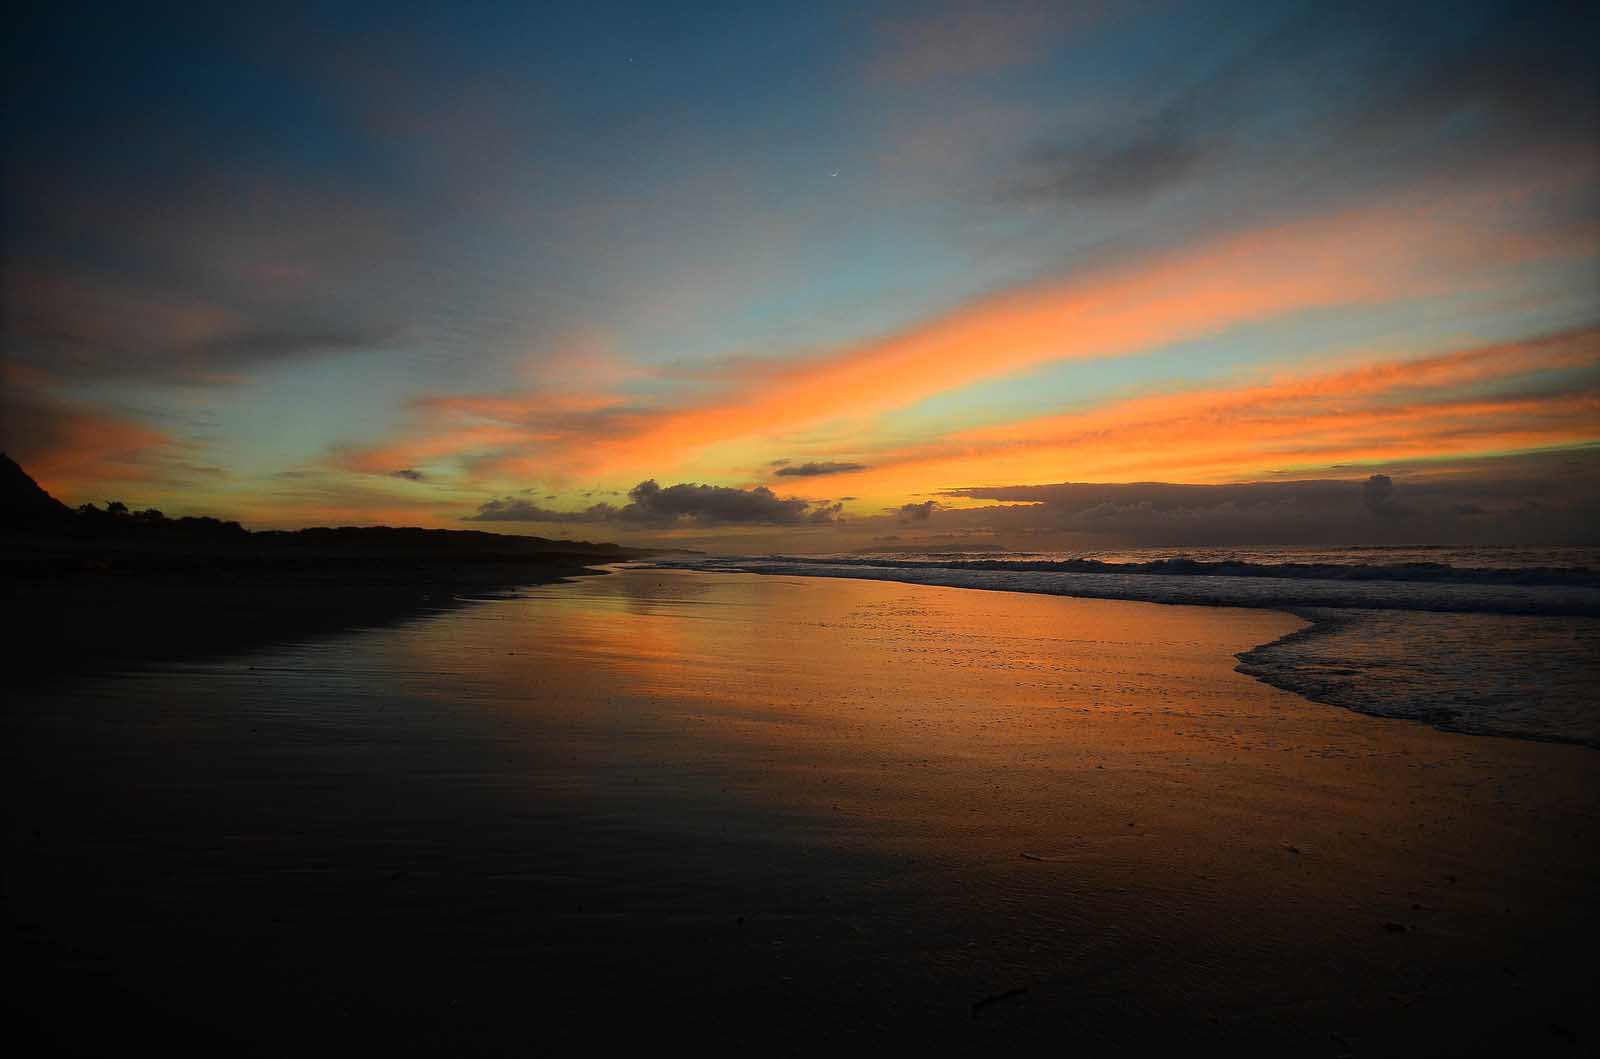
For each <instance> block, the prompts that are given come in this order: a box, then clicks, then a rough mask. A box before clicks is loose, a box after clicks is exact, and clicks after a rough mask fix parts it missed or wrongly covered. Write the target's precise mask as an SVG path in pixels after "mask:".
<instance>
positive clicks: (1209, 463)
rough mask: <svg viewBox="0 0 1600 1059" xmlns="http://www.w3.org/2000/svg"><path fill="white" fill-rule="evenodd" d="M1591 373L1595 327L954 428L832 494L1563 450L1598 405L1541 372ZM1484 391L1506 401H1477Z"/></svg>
mask: <svg viewBox="0 0 1600 1059" xmlns="http://www.w3.org/2000/svg"><path fill="white" fill-rule="evenodd" d="M1596 367H1600V329H1588V330H1582V331H1577V332H1570V333H1566V334H1560V335H1555V336H1551V337H1548V338H1544V339H1537V340H1533V341H1526V342H1513V343H1502V344H1497V345H1489V346H1481V347H1474V348H1471V349H1464V350H1457V351H1453V352H1449V353H1444V354H1439V355H1435V356H1428V357H1420V358H1414V359H1411V360H1405V361H1395V362H1385V363H1375V364H1366V365H1361V366H1357V367H1352V368H1346V369H1342V370H1338V371H1331V372H1322V373H1315V374H1305V375H1298V376H1280V377H1278V378H1276V379H1273V380H1271V381H1269V382H1267V383H1264V384H1260V385H1250V386H1236V387H1229V388H1219V389H1209V390H1198V391H1189V392H1184V393H1176V394H1163V395H1156V396H1150V397H1141V398H1135V399H1131V400H1125V401H1117V402H1112V403H1108V404H1106V405H1103V406H1101V407H1098V408H1094V409H1090V410H1087V411H1084V412H1079V413H1073V414H1069V415H1060V416H1046V417H1041V418H1037V419H1032V420H1027V421H1024V422H1020V423H1011V424H1007V425H1005V426H998V427H987V428H984V429H981V430H969V431H963V432H960V433H957V434H953V435H951V436H950V437H948V438H946V439H944V440H942V441H939V442H934V443H930V444H927V445H923V446H916V447H911V448H907V449H905V450H902V451H899V452H880V453H877V454H873V455H871V456H869V457H868V462H871V463H872V464H873V465H874V468H875V469H874V470H872V471H866V472H862V473H859V474H852V475H840V476H838V478H837V479H836V480H835V482H836V483H837V484H834V483H830V485H832V487H834V488H840V489H849V490H851V491H853V492H869V493H872V494H874V495H878V494H884V495H887V494H892V493H895V492H898V491H901V490H904V489H907V488H909V487H912V486H913V483H915V487H916V488H923V489H926V488H950V487H957V486H965V485H978V484H995V483H1000V482H1005V483H1016V482H1058V481H1065V480H1076V481H1099V482H1107V481H1125V480H1129V479H1131V478H1141V477H1146V476H1148V477H1158V478H1161V479H1163V480H1167V481H1179V482H1211V481H1233V480H1240V479H1244V478H1248V477H1250V476H1253V475H1259V474H1262V473H1265V472H1270V471H1274V470H1279V469H1283V468H1287V467H1296V466H1316V467H1327V466H1329V465H1333V464H1340V463H1369V462H1380V461H1387V460H1396V459H1403V458H1409V457H1419V456H1421V457H1443V456H1463V455H1470V454H1475V453H1489V452H1504V451H1513V450H1525V449H1531V448H1539V447H1546V446H1558V445H1573V444H1581V443H1585V442H1589V441H1594V440H1597V439H1600V398H1597V397H1596V395H1595V394H1594V393H1593V392H1592V385H1593V380H1592V379H1591V380H1590V386H1591V389H1583V388H1581V387H1574V385H1572V384H1571V383H1570V382H1569V383H1568V384H1567V385H1565V386H1564V387H1563V389H1562V392H1561V393H1559V394H1549V393H1543V392H1540V391H1539V390H1538V388H1537V382H1538V379H1539V377H1540V376H1542V375H1545V374H1547V373H1571V372H1574V371H1577V372H1590V371H1593V370H1594V369H1595V368H1596ZM1484 387H1493V388H1498V389H1506V388H1507V387H1510V388H1511V389H1512V390H1513V391H1518V390H1520V395H1519V393H1518V392H1513V393H1511V394H1505V395H1500V396H1482V395H1478V394H1476V393H1475V392H1474V391H1475V390H1477V389H1481V388H1484Z"/></svg>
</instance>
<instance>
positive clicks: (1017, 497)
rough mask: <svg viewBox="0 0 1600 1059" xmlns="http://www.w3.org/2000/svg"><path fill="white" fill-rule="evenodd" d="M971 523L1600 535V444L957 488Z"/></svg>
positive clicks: (1227, 541) (1092, 533) (1362, 537)
mask: <svg viewBox="0 0 1600 1059" xmlns="http://www.w3.org/2000/svg"><path fill="white" fill-rule="evenodd" d="M950 495H953V496H960V497H964V498H968V499H975V500H993V501H997V502H998V503H997V504H996V505H994V506H989V507H979V508H963V509H946V510H945V511H943V512H942V513H941V514H940V521H941V523H943V524H945V525H947V526H952V527H959V528H961V529H964V530H968V531H979V530H983V531H993V532H1002V533H1003V532H1015V533H1040V532H1048V533H1060V534H1068V535H1073V536H1078V537H1087V538H1092V539H1094V540H1096V541H1103V542H1108V543H1112V542H1114V543H1121V544H1131V545H1149V546H1160V547H1167V546H1172V547H1178V546H1191V545H1192V546H1202V545H1214V546H1225V545H1252V544H1326V545H1382V544H1393V545H1402V544H1417V543H1432V544H1585V543H1594V542H1595V541H1596V540H1597V539H1600V530H1596V529H1595V527H1596V526H1600V449H1586V450H1578V451H1576V452H1567V453H1559V454H1536V455H1530V456H1522V457H1505V458H1499V459H1493V460H1483V461H1480V462H1478V463H1472V464H1467V463H1463V464H1458V465H1456V466H1454V467H1451V468H1449V469H1448V470H1447V471H1441V470H1439V469H1438V468H1437V467H1430V466H1427V465H1422V464H1419V465H1417V466H1415V467H1405V466H1398V467H1395V468H1393V469H1391V473H1386V474H1373V475H1370V476H1368V477H1367V478H1364V479H1352V480H1314V481H1283V482H1249V483H1242V484H1236V485H1175V484H1171V483H1164V482H1140V483H1127V484H1111V485H1099V484H1080V483H1062V484H1060V485H1043V486H1005V487H999V488H974V489H957V490H952V491H951V494H950Z"/></svg>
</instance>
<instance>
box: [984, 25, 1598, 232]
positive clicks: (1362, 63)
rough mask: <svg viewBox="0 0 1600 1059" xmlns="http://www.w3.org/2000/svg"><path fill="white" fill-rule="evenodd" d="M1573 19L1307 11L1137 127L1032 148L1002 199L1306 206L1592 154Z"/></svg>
mask: <svg viewBox="0 0 1600 1059" xmlns="http://www.w3.org/2000/svg"><path fill="white" fill-rule="evenodd" d="M1573 15H1574V9H1572V8H1570V7H1567V6H1564V5H1561V4H1538V3H1534V4H1527V5H1516V6H1515V7H1509V6H1508V7H1507V8H1505V9H1503V10H1501V11H1499V12H1493V13H1490V15H1489V17H1487V18H1485V19H1484V20H1483V21H1482V22H1481V23H1480V24H1479V25H1478V26H1477V27H1476V29H1475V30H1474V31H1471V32H1463V29H1464V26H1465V23H1463V22H1461V20H1460V19H1459V18H1458V17H1457V16H1456V15H1455V14H1454V13H1453V11H1452V9H1451V8H1450V7H1448V6H1444V5H1426V4H1418V5H1413V6H1411V7H1408V8H1405V9H1396V8H1395V7H1394V6H1393V5H1390V4H1375V3H1353V4H1346V5H1320V6H1316V7H1313V8H1311V9H1308V12H1307V13H1306V14H1304V15H1302V16H1300V17H1296V18H1291V19H1289V20H1288V21H1286V22H1284V23H1282V24H1281V25H1279V26H1278V27H1277V28H1276V29H1274V30H1273V31H1271V32H1269V33H1267V34H1266V35H1264V36H1263V37H1261V38H1260V39H1259V40H1257V41H1255V42H1254V43H1253V44H1251V45H1249V46H1247V47H1246V48H1244V49H1243V50H1242V51H1241V52H1239V53H1237V54H1236V55H1235V56H1234V58H1233V60H1232V61H1231V62H1229V63H1226V64H1224V65H1223V66H1222V67H1221V68H1220V69H1219V70H1218V71H1217V72H1216V73H1214V74H1213V75H1211V76H1210V77H1207V78H1205V79H1204V80H1202V81H1200V82H1198V83H1196V84H1194V85H1192V86H1191V87H1190V88H1189V89H1188V90H1187V91H1185V92H1182V93H1181V94H1179V95H1178V96H1177V97H1176V98H1171V97H1169V98H1167V99H1165V100H1163V101H1162V102H1161V103H1159V104H1157V105H1156V106H1153V107H1151V108H1150V109H1149V110H1147V111H1146V112H1145V113H1144V114H1142V115H1140V114H1134V115H1131V116H1130V115H1128V114H1127V113H1126V112H1123V111H1119V110H1118V109H1117V108H1115V107H1108V108H1107V114H1108V117H1107V118H1106V119H1105V120H1104V122H1103V123H1101V124H1098V125H1091V126H1089V127H1086V128H1081V129H1077V130H1074V131H1072V132H1071V133H1065V134H1063V135H1061V136H1060V137H1059V138H1057V139H1055V140H1053V141H1050V142H1047V143H1045V144H1042V145H1038V146H1036V147H1035V148H1034V149H1033V150H1032V151H1030V152H1029V153H1028V154H1027V155H1026V156H1024V157H1023V158H1022V160H1021V163H1020V169H1019V170H1018V171H1017V172H1016V173H1014V174H1012V175H1011V176H1009V177H1007V178H1006V180H1005V181H1004V184H1003V191H1004V194H1005V196H1006V197H1008V198H1021V199H1035V200H1044V201H1060V202H1072V203H1080V204H1083V205H1095V204H1104V203H1107V202H1115V201H1117V200H1140V199H1145V198H1148V197H1150V196H1153V195H1156V194H1158V193H1161V192H1164V191H1168V190H1171V189H1174V188H1176V187H1179V186H1181V185H1183V184H1185V183H1186V182H1188V181H1190V180H1191V179H1196V180H1197V179H1199V178H1201V177H1202V175H1205V174H1217V173H1220V172H1222V171H1226V172H1227V173H1228V174H1229V175H1230V178H1231V179H1234V180H1251V181H1254V180H1258V179H1260V178H1261V177H1263V176H1268V177H1271V178H1272V179H1275V180H1276V179H1278V178H1285V179H1287V180H1288V181H1289V182H1290V185H1288V186H1289V187H1295V188H1301V191H1300V192H1299V193H1300V194H1306V193H1310V194H1315V193H1316V191H1315V187H1316V186H1317V184H1318V182H1319V181H1320V182H1322V184H1325V185H1329V186H1332V187H1335V188H1337V187H1339V186H1346V185H1350V184H1351V181H1352V180H1353V181H1354V184H1355V185H1365V184H1367V183H1368V182H1369V181H1373V180H1381V179H1383V178H1384V177H1383V174H1385V173H1389V174H1390V175H1394V174H1395V173H1400V174H1402V177H1403V174H1404V167H1405V166H1406V165H1407V164H1422V165H1424V166H1425V167H1435V168H1438V169H1443V170H1445V171H1450V172H1454V171H1456V170H1457V169H1458V167H1460V166H1462V165H1463V164H1467V165H1470V164H1475V163H1478V162H1487V163H1490V164H1497V163H1501V162H1503V161H1504V159H1506V158H1507V157H1515V156H1516V155H1517V153H1519V152H1530V151H1532V152H1537V151H1540V150H1543V149H1545V148H1546V147H1553V148H1555V149H1558V150H1565V149H1568V148H1569V147H1570V145H1573V144H1589V145H1591V150H1592V144H1593V143H1594V128H1595V125H1596V120H1597V116H1600V82H1596V80H1595V78H1594V76H1593V64H1592V60H1591V59H1590V57H1589V55H1588V50H1587V48H1586V47H1585V46H1584V45H1583V44H1582V43H1581V42H1582V41H1583V40H1585V39H1587V36H1588V35H1587V34H1586V33H1584V32H1583V31H1582V29H1581V27H1580V26H1578V25H1576V24H1575V20H1574V18H1573ZM1346 86H1348V87H1346ZM1285 110H1292V111H1294V112H1295V119H1294V121H1293V123H1292V124H1291V125H1290V126H1287V127H1285V126H1284V125H1283V120H1284V113H1283V112H1284V111H1285ZM1423 143H1426V147H1427V153H1426V156H1424V157H1418V156H1417V155H1416V153H1415V151H1416V148H1417V147H1418V146H1419V145H1421V144H1423ZM1408 160H1409V161H1408Z"/></svg>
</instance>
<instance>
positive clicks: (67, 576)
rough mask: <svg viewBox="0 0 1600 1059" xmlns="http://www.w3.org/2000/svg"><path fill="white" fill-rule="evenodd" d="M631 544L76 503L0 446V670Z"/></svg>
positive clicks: (264, 631)
mask: <svg viewBox="0 0 1600 1059" xmlns="http://www.w3.org/2000/svg"><path fill="white" fill-rule="evenodd" d="M643 554H645V553H643V552H640V551H637V550H634V549H628V548H623V547H621V546H619V545H616V544H609V543H593V542H590V541H573V540H551V539H548V538H544V537H527V536H513V535H509V534H500V533H485V532H483V531H480V530H436V529H420V528H416V527H393V526H340V527H326V526H319V527H313V528H308V529H301V530H293V531H285V530H260V531H254V532H252V531H250V530H248V529H245V528H244V527H243V526H241V525H240V524H239V523H238V522H236V521H227V520H223V519H218V518H211V517H193V516H190V517H183V518H168V517H166V516H165V515H164V514H162V512H160V511H158V510H155V509H153V508H152V509H144V510H134V509H132V508H130V507H129V506H128V505H127V504H124V503H121V502H110V503H108V504H106V506H104V507H98V506H96V505H93V504H85V505H83V506H81V507H79V508H77V509H73V508H70V507H68V506H67V505H65V504H63V503H61V502H60V501H59V500H57V499H56V498H55V497H52V496H51V495H50V494H49V493H48V492H46V491H45V490H44V489H42V488H40V487H39V485H38V484H37V483H36V482H35V481H34V480H33V478H31V477H30V476H29V475H28V474H27V472H26V471H24V470H23V469H22V468H21V467H20V466H18V465H17V463H16V462H15V461H14V460H12V459H10V458H9V457H7V456H4V455H0V566H3V569H4V570H5V576H4V579H3V582H4V589H3V591H4V592H5V595H6V606H7V609H8V611H9V612H10V613H11V614H12V615H13V616H14V617H16V618H18V619H19V620H18V621H16V622H15V623H14V626H15V627H14V630H13V632H12V633H11V635H10V637H9V639H8V640H7V642H6V647H5V653H6V655H7V656H9V657H8V658H7V661H6V664H5V669H4V674H5V675H4V677H3V678H0V679H3V680H4V682H5V683H18V682H30V681H34V680H40V679H50V678H52V677H55V676H59V675H62V674H69V673H77V672H88V671H94V670H98V669H104V668H108V667H115V666H121V665H130V664H136V663H138V662H141V661H147V660H157V659H176V658H188V657H201V656H205V655H214V654H218V653H226V652H229V651H234V650H241V649H246V648H249V647H252V646H256V645H259V644H264V643H272V642H278V641H286V640H296V639H300V638H303V637H306V636H311V635H316V634H321V633H328V632H336V631H340V630H343V629H350V628H359V627H368V626H374V625H383V624H387V623H390V622H393V621H398V620H402V619H404V618H407V617H411V616H414V615H417V614H420V613H425V612H427V611H430V610H437V609H442V608H446V607H450V606H454V605H459V604H460V603H462V602H464V601H466V600H467V599H470V597H471V596H472V595H474V594H483V593H487V592H496V591H503V590H506V589H510V588H514V587H517V586H519V585H530V584H539V583H544V582H549V581H555V580H559V579H561V578H563V577H569V576H574V575H578V574H582V573H584V572H585V571H586V570H588V569H591V568H593V567H595V566H597V565H599V564H602V563H610V562H619V561H622V560H626V559H630V558H636V557H638V556H640V555H643Z"/></svg>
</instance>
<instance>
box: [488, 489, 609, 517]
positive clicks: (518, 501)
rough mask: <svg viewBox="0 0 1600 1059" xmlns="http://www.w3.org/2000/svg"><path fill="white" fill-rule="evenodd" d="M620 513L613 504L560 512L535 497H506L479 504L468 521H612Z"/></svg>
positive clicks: (594, 505)
mask: <svg viewBox="0 0 1600 1059" xmlns="http://www.w3.org/2000/svg"><path fill="white" fill-rule="evenodd" d="M616 515H617V508H616V507H615V506H614V505H611V504H593V505H591V506H589V507H587V508H584V509H583V510H581V511H556V510H553V509H551V508H547V507H540V506H539V505H538V504H535V503H534V502H533V501H532V500H524V499H522V498H521V497H509V496H508V497H505V498H503V499H497V500H489V501H486V502H485V503H483V504H480V505H479V507H478V513H477V514H476V515H468V516H467V517H466V518H465V519H464V520H463V521H466V522H562V523H572V522H608V521H611V520H612V519H614V518H615V517H616Z"/></svg>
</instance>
